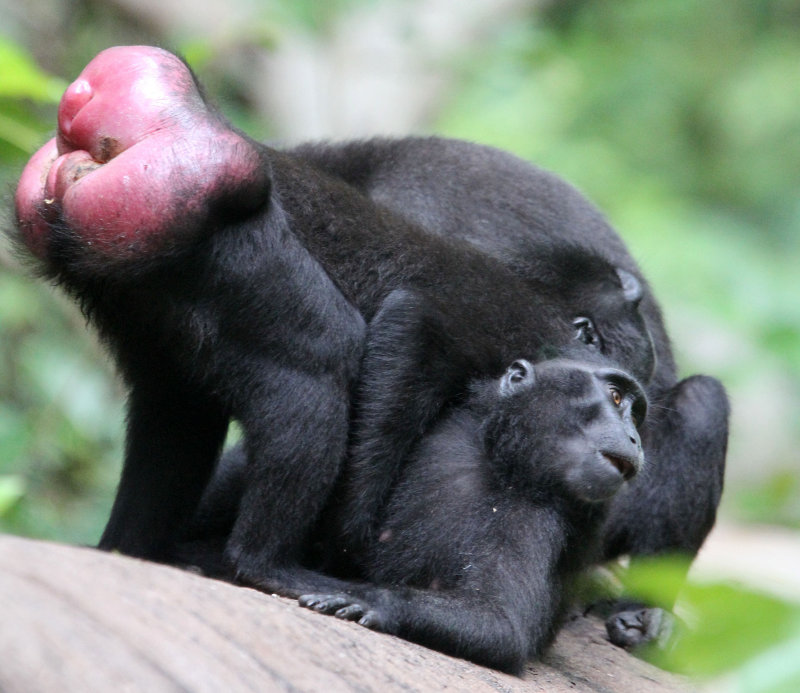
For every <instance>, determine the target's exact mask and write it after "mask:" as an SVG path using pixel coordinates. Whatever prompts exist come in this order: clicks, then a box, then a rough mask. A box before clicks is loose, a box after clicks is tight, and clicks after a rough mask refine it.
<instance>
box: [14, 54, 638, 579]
mask: <svg viewBox="0 0 800 693" xmlns="http://www.w3.org/2000/svg"><path fill="white" fill-rule="evenodd" d="M548 180H549V178H548ZM554 184H556V185H562V186H563V187H564V193H565V195H566V196H567V197H569V196H570V195H574V194H575V193H573V192H571V190H570V189H569V188H567V186H564V185H563V184H561V183H554ZM16 216H17V220H18V230H19V238H20V240H21V242H22V244H23V245H24V246H25V247H26V248H27V250H28V251H30V252H31V253H32V255H33V256H34V257H35V259H36V260H38V262H39V268H40V271H41V272H42V273H43V274H45V275H46V276H48V277H49V278H51V279H53V280H54V281H55V282H57V283H59V284H61V285H62V286H63V287H64V288H65V289H66V290H67V291H68V292H69V293H70V294H71V295H73V296H74V297H75V298H76V299H77V300H78V301H79V302H80V304H81V306H82V308H83V310H84V311H85V313H86V314H87V316H88V317H89V319H90V320H91V321H92V322H93V323H94V324H95V325H96V327H97V328H98V329H99V331H100V334H101V336H102V337H103V339H104V340H105V341H106V342H107V344H108V345H109V347H110V349H111V350H112V352H113V354H114V356H115V358H116V361H117V365H118V367H119V370H120V372H121V373H122V375H123V377H124V379H125V381H126V383H127V385H128V387H129V390H130V396H129V404H128V408H129V411H128V429H127V443H126V454H125V462H124V467H123V472H122V478H121V481H120V485H119V490H118V493H117V497H116V499H115V502H114V506H113V509H112V512H111V517H110V519H109V522H108V524H107V526H106V529H105V531H104V533H103V536H102V538H101V540H100V547H101V548H104V549H116V550H119V551H121V552H123V553H127V554H131V555H136V556H141V557H146V558H150V559H154V560H168V559H169V557H170V556H171V555H172V551H173V548H174V546H173V545H174V542H175V540H176V538H177V537H178V536H179V534H180V531H181V528H182V526H183V525H184V524H185V522H186V521H187V520H188V519H189V518H190V517H191V516H192V514H193V513H194V511H195V509H196V507H197V503H198V500H199V498H200V496H201V493H202V492H203V489H204V488H205V486H206V484H207V482H208V479H209V478H210V476H211V473H212V471H213V468H214V465H215V464H216V461H217V459H218V456H219V453H220V448H221V446H222V443H223V440H224V437H225V433H226V430H227V427H228V423H229V420H230V419H232V418H233V419H236V420H237V421H238V422H239V423H240V425H241V427H242V430H243V433H244V449H245V451H246V455H247V458H248V461H249V463H248V472H247V473H248V479H247V484H246V488H245V492H244V494H243V497H242V499H241V504H240V508H239V513H238V516H237V519H236V522H235V525H234V527H233V530H232V532H231V534H230V538H229V539H228V543H227V547H226V554H227V558H228V560H229V561H230V562H231V563H232V564H233V566H234V567H235V571H236V574H237V577H238V579H240V580H241V581H243V582H247V583H249V584H254V585H257V586H260V587H262V588H264V589H268V590H275V591H282V592H284V593H289V594H295V593H296V592H297V590H296V589H294V588H293V587H292V585H293V583H294V582H297V581H299V579H300V578H299V576H300V575H302V574H303V573H302V571H301V570H300V568H299V567H298V557H299V556H300V555H301V554H302V552H303V551H304V545H305V542H306V540H307V538H308V534H309V532H310V530H311V528H312V527H313V525H314V523H315V521H316V520H317V518H318V516H319V513H320V510H321V509H322V507H323V505H324V504H325V503H326V502H327V501H328V498H329V494H330V491H331V489H332V487H333V484H334V481H335V479H336V476H337V474H338V472H339V469H340V465H341V463H342V460H343V458H344V455H345V448H346V441H347V435H348V425H349V424H348V422H349V418H348V417H349V408H350V401H351V389H352V387H353V385H354V383H355V380H356V376H357V371H358V367H359V361H360V358H361V355H362V347H363V341H364V330H365V326H364V325H365V322H364V321H365V319H366V320H369V319H371V318H372V317H373V315H374V313H375V311H376V310H377V307H378V306H379V305H380V303H381V302H382V301H383V299H384V298H385V297H386V296H387V295H388V293H389V292H391V291H392V290H394V289H396V288H399V287H403V286H408V287H411V288H413V289H416V290H418V291H419V292H420V294H421V295H423V296H425V297H426V298H427V301H428V303H429V305H430V306H432V307H433V310H435V312H436V315H437V325H436V331H432V332H431V333H430V334H426V335H424V337H425V340H424V342H423V343H421V344H420V349H419V353H420V356H422V357H424V358H427V357H428V356H430V361H429V362H430V364H431V366H432V367H433V366H436V367H435V368H434V369H428V368H426V367H424V366H423V367H422V368H421V369H420V371H419V373H415V374H414V377H415V378H416V379H418V381H419V386H418V387H412V388H410V389H409V390H408V391H407V392H405V393H403V396H404V397H405V399H409V397H411V398H412V400H413V402H414V404H415V409H414V411H413V415H412V416H410V417H408V419H407V420H398V421H396V422H394V423H393V425H392V431H391V433H392V435H395V437H396V431H397V430H399V431H402V430H405V429H407V431H408V432H407V433H406V434H405V437H407V438H410V439H411V440H409V441H408V442H406V441H402V442H403V443H404V445H403V446H402V447H401V449H399V450H398V454H397V456H396V459H394V460H392V461H391V465H392V466H390V467H389V468H385V469H387V471H382V472H381V474H382V478H384V479H386V480H388V482H386V481H382V483H381V489H380V493H376V494H374V496H375V498H374V499H371V506H370V507H371V508H373V509H374V511H377V508H378V507H379V505H380V502H381V501H382V500H383V497H384V495H385V492H386V491H387V490H388V489H389V488H390V486H391V480H392V479H393V478H394V476H395V475H396V473H397V469H398V468H399V465H400V464H401V462H402V459H404V457H405V455H406V454H407V452H408V451H409V450H410V449H411V447H412V445H413V443H414V441H415V440H416V437H418V436H419V435H420V434H422V433H423V432H424V431H425V430H427V428H428V426H429V425H430V423H432V422H433V421H435V419H436V417H437V416H438V412H439V411H440V410H441V409H442V408H443V407H444V406H446V404H447V403H448V402H449V401H451V400H453V399H458V398H459V397H462V396H463V393H464V391H465V387H466V384H467V382H468V381H469V379H470V378H473V377H475V376H477V375H484V374H488V375H492V374H497V373H500V372H502V369H503V367H504V365H505V364H507V363H508V362H509V361H510V360H511V359H513V358H515V357H517V356H518V355H520V356H525V357H528V358H531V359H535V358H538V357H541V356H542V355H546V354H555V353H560V352H564V353H570V352H572V351H573V350H576V349H577V350H579V351H586V352H587V354H588V355H591V354H592V353H602V354H604V355H606V356H608V357H609V358H610V359H611V360H612V361H613V362H614V363H621V364H624V366H625V368H627V369H629V370H630V371H632V372H633V373H636V374H639V373H645V374H646V373H647V372H649V370H650V369H651V367H652V362H653V346H652V343H651V340H650V335H649V333H648V330H647V328H646V327H645V325H644V322H643V320H642V317H641V315H640V314H639V312H638V310H637V303H638V301H639V298H640V288H639V286H638V283H637V282H636V280H635V279H634V278H633V276H632V275H631V274H630V273H628V272H626V271H624V270H618V269H617V268H616V267H615V266H613V265H611V264H609V263H607V262H605V261H603V260H602V258H600V257H599V256H597V255H596V254H595V253H593V252H590V251H585V250H583V249H582V248H580V247H577V246H576V247H573V246H571V245H570V244H565V245H564V246H563V247H562V248H558V249H553V252H551V253H550V254H548V255H546V256H543V257H541V258H536V261H535V263H533V264H534V265H535V267H534V266H532V267H531V268H530V271H529V272H528V273H526V275H525V276H524V277H521V276H518V275H517V274H515V273H514V272H512V271H510V270H509V269H508V268H507V267H506V266H505V265H504V264H503V263H502V262H500V261H499V260H498V259H496V258H494V257H491V256H490V255H488V254H486V253H483V252H481V251H480V250H479V249H477V248H475V247H474V246H472V245H470V244H469V243H466V242H464V241H460V240H458V239H446V238H442V237H440V236H439V235H437V234H433V233H429V232H428V231H427V230H426V229H424V228H423V227H420V226H418V225H416V224H414V223H412V222H410V221H408V220H407V219H405V218H403V217H401V216H400V215H398V214H395V213H393V212H391V211H389V210H387V209H384V208H383V207H381V206H380V205H378V204H376V203H375V202H374V201H372V200H370V199H369V198H368V197H367V196H365V195H364V194H363V193H362V192H361V191H359V190H357V189H356V188H355V187H353V186H351V185H348V184H346V183H344V182H343V181H341V180H339V179H336V178H334V177H331V176H329V175H327V174H325V173H322V172H319V171H317V170H316V169H315V168H314V167H312V166H310V165H309V164H307V163H305V162H304V161H303V160H302V159H301V158H299V157H297V156H294V155H292V154H286V153H280V152H277V151H275V150H271V149H268V148H267V147H265V146H262V145H260V144H257V143H255V142H252V141H251V140H249V139H247V138H246V137H245V136H244V135H241V134H239V133H238V132H236V131H235V130H233V129H232V128H231V127H230V126H229V124H227V123H226V122H225V121H224V120H223V119H222V118H221V116H219V115H218V114H217V113H216V112H215V111H213V110H212V109H211V108H210V107H209V106H208V104H207V103H206V102H205V100H204V98H203V97H202V94H201V92H200V89H199V87H198V85H197V83H196V81H195V80H194V77H193V76H192V74H191V72H190V71H189V70H188V68H187V67H186V66H185V65H184V64H183V63H182V62H181V61H180V60H179V59H177V58H176V57H175V56H173V55H171V54H169V53H166V52H165V51H162V50H160V49H154V48H145V47H121V48H113V49H109V50H107V51H104V52H103V53H101V54H100V55H99V56H98V57H97V58H95V59H94V60H93V61H92V62H91V63H90V64H89V65H88V66H87V68H86V69H85V70H84V71H83V73H82V74H81V76H80V77H79V78H78V79H77V80H76V81H75V82H73V84H72V85H71V86H70V87H69V88H68V89H67V91H66V92H65V94H64V96H63V98H62V101H61V105H60V108H59V117H58V132H57V136H56V137H55V138H54V139H53V140H52V141H51V142H49V143H48V144H47V145H45V146H44V147H43V148H42V149H41V150H40V151H39V152H38V153H37V154H36V155H35V156H34V157H33V158H32V160H31V161H30V162H29V164H28V166H27V167H26V169H25V171H24V172H23V174H22V177H21V180H20V183H19V185H18V188H17V194H16ZM594 315H597V316H602V317H603V319H607V320H608V323H607V325H603V324H597V319H598V318H595V319H594V322H593V320H592V318H590V317H589V316H594ZM606 327H607V328H608V330H609V334H611V335H613V339H612V338H607V339H606V340H605V341H604V342H600V336H599V335H600V334H602V331H603V330H604V329H605V328H606ZM631 345H635V347H634V348H633V349H631ZM442 364H445V365H446V367H441V365H442ZM417 391H418V392H419V397H418V398H417V397H416V395H415V393H416V392H417ZM423 405H424V409H420V407H421V406H423ZM365 430H367V429H365ZM383 434H384V431H383V430H379V431H375V433H374V435H376V436H380V435H383ZM374 511H373V510H371V511H370V514H368V515H365V516H366V517H371V515H372V514H374ZM298 584H300V583H298ZM302 585H303V589H306V590H307V587H306V586H305V583H302Z"/></svg>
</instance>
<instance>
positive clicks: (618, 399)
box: [608, 386, 622, 407]
mask: <svg viewBox="0 0 800 693" xmlns="http://www.w3.org/2000/svg"><path fill="white" fill-rule="evenodd" d="M608 389H609V391H610V392H611V401H612V402H613V403H614V406H615V407H618V406H619V405H620V404H622V393H621V392H620V391H619V390H618V389H617V388H616V387H614V386H611V387H609V388H608Z"/></svg>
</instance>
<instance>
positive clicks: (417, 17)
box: [0, 0, 800, 690]
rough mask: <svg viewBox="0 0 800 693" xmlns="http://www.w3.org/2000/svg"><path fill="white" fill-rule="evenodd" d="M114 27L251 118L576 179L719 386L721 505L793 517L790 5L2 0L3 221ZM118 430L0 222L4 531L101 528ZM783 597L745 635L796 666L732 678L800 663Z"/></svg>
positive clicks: (765, 679) (794, 214) (105, 384)
mask: <svg viewBox="0 0 800 693" xmlns="http://www.w3.org/2000/svg"><path fill="white" fill-rule="evenodd" d="M134 43H145V44H156V45H162V46H164V47H167V48H170V49H172V50H175V51H178V52H180V53H182V54H183V55H184V56H185V57H186V58H187V59H188V61H189V62H190V64H191V65H192V66H193V68H194V69H195V70H196V72H197V73H198V75H199V76H200V78H201V80H202V81H203V82H204V83H205V84H206V85H207V86H208V87H209V92H210V93H211V95H212V97H213V98H214V99H215V100H216V101H217V103H218V104H219V105H220V106H221V108H222V109H223V111H224V112H225V113H226V114H227V115H228V116H229V117H230V118H231V120H232V121H233V122H234V123H235V124H237V125H238V126H239V127H241V128H243V129H244V130H246V131H247V132H248V133H250V134H251V135H253V136H255V137H257V138H261V139H266V140H270V141H274V142H282V143H293V142H298V141H302V140H306V139H342V138H352V137H358V138H363V137H369V136H372V135H407V134H433V133H435V134H440V135H445V136H451V137H459V138H464V139H468V140H472V141H476V142H481V143H485V144H491V145H495V146H498V147H501V148H504V149H507V150H509V151H511V152H513V153H515V154H517V155H519V156H521V157H523V158H526V159H528V160H530V161H532V162H534V163H537V164H539V165H541V166H543V167H545V168H548V169H550V170H553V171H555V172H556V173H558V174H560V175H561V176H563V177H564V178H566V179H567V180H569V181H570V182H571V183H573V184H574V185H576V186H577V187H578V188H580V189H581V190H582V191H583V192H584V193H585V194H586V195H587V196H588V197H589V198H590V199H592V200H593V201H594V202H595V203H596V204H597V205H598V206H599V207H600V208H601V209H603V210H604V212H605V213H606V214H607V216H608V217H609V219H610V221H611V222H612V223H613V225H614V226H615V227H616V228H617V229H618V230H619V232H620V234H621V235H622V236H623V238H624V239H625V240H626V242H627V243H628V244H629V246H630V248H631V250H632V252H633V254H634V256H635V257H636V258H637V260H638V261H639V263H640V265H641V267H642V270H643V271H644V273H645V275H646V276H647V277H648V279H649V280H650V281H651V283H652V285H653V288H654V291H655V293H656V295H657V297H658V298H659V300H660V302H661V304H662V306H663V308H664V312H665V317H666V321H667V324H668V327H669V329H670V332H671V334H672V337H673V341H674V346H675V351H676V354H677V357H678V361H679V365H680V370H681V373H682V374H683V375H689V374H691V373H695V372H703V373H708V374H712V375H715V376H717V377H719V378H720V379H721V380H722V381H723V382H724V383H725V385H726V386H727V388H728V389H729V392H730V394H731V399H732V405H733V414H732V424H731V425H732V429H731V438H730V447H729V455H728V474H727V478H726V492H725V495H724V497H723V503H722V508H721V518H722V522H731V523H755V524H757V525H759V526H761V525H765V524H766V525H770V526H776V525H777V526H780V527H783V528H787V529H788V530H789V531H790V532H794V533H795V534H794V535H790V536H795V537H796V536H797V532H798V531H800V464H798V463H799V462H800V459H798V458H799V457H800V453H799V452H798V451H799V450H800V291H798V289H800V279H799V278H798V277H800V2H798V1H797V0H705V1H704V2H696V1H691V0H672V1H670V2H664V1H663V0H606V1H604V2H591V1H589V0H560V1H559V0H552V1H545V0H540V1H535V2H532V1H530V0H475V1H474V2H469V3H464V2H459V0H330V1H328V2H315V1H314V0H300V1H298V0H262V1H261V2H257V1H256V0H228V1H226V2H225V3H221V2H220V3H216V2H206V3H196V2H188V1H187V0H113V1H110V2H109V1H105V0H26V2H25V3H19V2H15V0H0V190H2V191H3V197H2V198H1V199H2V201H1V202H0V214H2V221H3V223H4V224H5V225H7V226H8V225H10V224H11V223H12V218H13V214H12V209H11V198H12V194H13V186H14V183H15V180H16V178H17V177H18V176H19V173H20V171H21V168H22V166H23V165H24V162H25V160H26V159H27V157H28V156H29V155H30V154H31V153H32V152H33V151H34V150H35V148H36V147H38V146H39V145H40V144H41V143H43V141H44V140H45V139H46V138H47V137H48V136H49V134H50V133H51V132H52V130H53V126H54V123H55V110H56V107H57V103H58V99H59V97H60V94H61V92H62V91H63V89H64V88H65V86H66V85H67V84H68V83H69V81H70V80H72V79H74V78H75V77H76V76H77V74H78V73H79V72H80V70H81V69H82V67H83V66H84V65H85V64H86V63H87V62H88V61H89V60H90V59H91V58H92V57H93V56H94V55H95V54H96V53H97V52H98V51H100V50H102V49H103V48H105V47H107V46H110V45H116V44H134ZM123 431H124V393H123V390H122V388H121V385H120V383H119V382H118V380H117V379H116V377H115V375H114V373H113V369H112V367H111V365H110V363H109V361H108V359H107V358H106V356H105V354H104V352H103V349H102V347H101V346H100V345H99V344H98V343H97V341H96V339H95V336H94V334H93V333H92V332H91V331H90V330H87V329H86V327H85V323H84V320H83V317H82V316H81V315H80V313H79V311H78V310H77V309H76V308H75V307H74V306H72V305H71V304H70V303H69V302H68V301H67V300H65V299H64V298H63V297H62V296H61V295H60V294H59V293H58V292H57V291H56V290H53V289H52V288H51V287H48V286H47V285H45V284H44V283H42V282H40V281H36V280H33V279H32V278H31V277H30V276H29V274H28V273H27V272H26V270H25V269H24V268H23V267H22V266H21V265H20V263H19V262H18V261H17V260H16V259H15V258H14V256H13V253H12V251H11V248H10V247H9V245H8V243H5V242H3V241H0V530H1V531H6V532H12V533H16V534H21V535H26V536H31V537H40V538H52V539H57V540H61V541H67V542H75V543H94V542H96V540H97V538H98V537H99V534H100V531H101V529H102V526H103V523H104V521H105V519H106V517H107V514H108V511H109V508H110V504H111V500H112V498H113V492H114V488H115V484H116V481H117V479H118V475H119V465H120V459H121V455H122V444H123ZM768 587H769V586H768V585H764V588H765V590H766V591H767V592H768V591H769V589H768ZM736 594H737V595H738V596H737V597H736V598H741V599H744V600H745V601H744V603H743V604H744V608H745V610H748V609H753V608H755V607H756V604H755V602H753V603H748V602H747V599H750V598H753V599H756V598H757V597H756V596H752V595H750V592H748V591H746V590H744V591H742V590H740V591H739V592H737V593H736ZM748 595H750V596H748ZM762 606H763V605H762ZM779 607H780V611H781V614H782V615H781V616H780V618H779V620H780V623H781V624H782V625H781V626H780V627H777V626H776V623H775V622H773V621H770V620H769V617H768V616H764V617H763V618H762V619H761V621H760V623H761V625H762V626H763V630H764V631H765V633H766V632H770V633H772V637H771V638H770V637H767V635H765V636H764V642H763V643H760V641H758V638H756V640H757V641H758V642H757V643H756V644H757V645H758V647H755V648H753V647H750V649H749V650H748V651H747V653H748V656H749V655H759V653H760V655H759V656H762V659H763V655H764V653H768V652H769V651H770V648H771V647H772V648H773V650H774V648H775V647H782V648H784V650H782V651H783V652H784V654H786V648H787V647H788V648H789V650H790V651H791V652H792V653H793V655H792V656H793V657H794V662H795V664H794V667H795V668H794V673H792V671H791V670H790V671H789V673H788V674H786V673H785V672H784V674H783V678H781V677H780V676H778V677H777V678H776V676H775V675H774V674H773V673H772V671H773V669H774V667H773V669H770V670H769V671H770V672H771V673H770V675H769V676H765V675H764V671H766V669H764V668H763V666H762V669H761V670H760V671H761V673H758V668H757V667H756V671H757V675H756V676H755V678H754V679H753V680H754V681H756V683H752V684H749V685H752V686H755V687H753V688H748V689H747V690H781V688H779V687H778V688H775V687H774V686H781V685H785V683H786V681H787V680H792V681H793V680H795V679H793V678H792V677H793V676H800V673H799V670H798V668H797V667H798V666H800V665H798V664H797V662H798V661H800V611H799V610H798V607H797V605H796V604H795V603H793V602H792V601H791V600H790V601H781V602H780V603H779ZM759 608H761V607H759ZM762 611H763V609H762ZM785 614H788V616H785ZM751 616H752V615H751ZM787 619H788V620H787ZM787 624H788V625H787ZM731 628H732V631H731V633H732V637H734V636H736V635H737V628H738V629H740V630H741V629H743V626H742V624H738V623H735V622H734V623H733V624H732V625H731ZM739 635H741V633H739ZM750 639H752V637H751V638H750ZM717 645H719V641H717ZM751 645H752V643H751ZM792 648H794V649H792ZM723 649H724V648H723ZM738 652H739V650H738V649H736V650H735V651H734V652H733V653H731V656H730V657H729V658H728V659H729V660H731V659H734V656H735V657H738V661H727V662H723V663H722V664H716V665H714V666H706V667H705V669H704V668H703V667H702V666H701V667H700V669H701V670H703V671H701V673H703V672H711V673H717V672H719V671H721V670H723V669H726V668H727V669H730V668H731V667H734V666H735V665H740V664H741V661H742V660H741V657H739V655H738V654H736V653H738ZM754 661H755V660H754ZM690 668H691V667H690ZM786 676H788V677H789V678H788V679H787V678H786ZM751 678H752V677H751ZM773 679H775V680H773ZM744 680H749V679H747V677H746V676H740V677H739V678H737V681H738V682H739V683H741V681H744ZM775 681H777V683H776V682H775ZM737 685H739V684H737ZM769 686H773V687H772V688H770V687H769ZM786 690H790V689H789V688H787V689H786ZM791 690H796V689H791Z"/></svg>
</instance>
